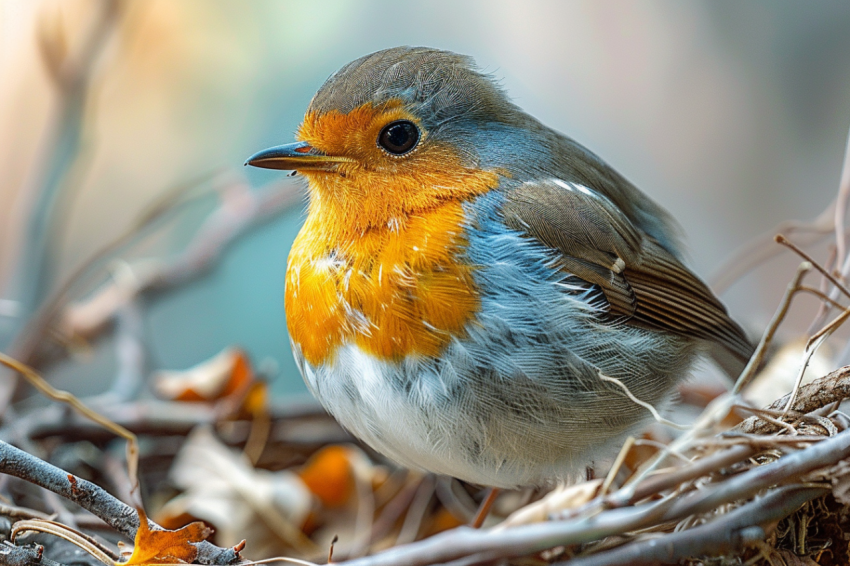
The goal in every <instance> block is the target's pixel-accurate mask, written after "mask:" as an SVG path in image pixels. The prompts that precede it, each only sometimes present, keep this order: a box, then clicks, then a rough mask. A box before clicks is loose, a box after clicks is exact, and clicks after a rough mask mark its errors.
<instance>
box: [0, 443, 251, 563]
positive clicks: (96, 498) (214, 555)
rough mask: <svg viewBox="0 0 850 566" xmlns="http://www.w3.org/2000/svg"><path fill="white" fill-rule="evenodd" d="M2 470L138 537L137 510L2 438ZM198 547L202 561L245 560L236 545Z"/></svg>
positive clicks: (127, 535)
mask: <svg viewBox="0 0 850 566" xmlns="http://www.w3.org/2000/svg"><path fill="white" fill-rule="evenodd" d="M0 472H2V473H4V474H9V475H10V476H15V477H16V478H21V479H22V480H25V481H28V482H30V483H33V484H35V485H39V486H41V487H43V488H45V489H49V490H50V491H52V492H53V493H57V494H59V495H61V496H62V497H64V498H66V499H69V500H71V501H73V502H74V503H76V504H77V505H79V506H80V507H82V508H83V509H85V510H87V511H89V512H91V513H92V514H94V515H96V516H97V517H99V518H100V519H102V520H103V521H104V522H105V523H106V524H107V525H109V526H110V527H112V528H113V529H115V530H116V531H118V532H119V533H121V534H123V535H124V536H126V537H128V538H129V539H131V540H133V539H134V538H135V536H136V530H138V528H139V515H138V514H137V513H136V510H135V509H133V508H132V507H130V506H129V505H127V504H125V503H123V502H121V501H119V500H118V499H117V498H115V497H113V496H112V495H110V494H109V493H107V492H106V491H105V490H104V489H102V488H101V487H99V486H98V485H96V484H93V483H91V482H90V481H87V480H84V479H82V478H78V477H76V476H74V475H72V474H69V473H68V472H66V471H64V470H61V469H59V468H57V467H56V466H54V465H52V464H48V463H47V462H45V461H43V460H40V459H39V458H36V457H35V456H32V455H30V454H27V453H26V452H24V451H23V450H19V449H17V448H15V447H14V446H12V445H11V444H8V443H6V442H3V441H2V440H0ZM148 525H149V526H150V528H151V529H152V530H153V529H160V530H162V527H160V526H159V525H157V524H156V523H154V522H153V521H151V520H148ZM197 546H198V558H197V561H198V563H199V564H236V563H238V562H240V560H241V558H240V556H239V553H238V552H235V551H234V550H233V549H232V548H220V547H218V546H215V545H214V544H212V543H210V542H207V541H204V542H201V543H198V545H197Z"/></svg>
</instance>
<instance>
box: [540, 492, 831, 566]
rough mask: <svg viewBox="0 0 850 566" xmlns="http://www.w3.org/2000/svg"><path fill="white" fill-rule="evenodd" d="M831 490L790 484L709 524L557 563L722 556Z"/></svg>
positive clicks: (594, 565) (577, 565)
mask: <svg viewBox="0 0 850 566" xmlns="http://www.w3.org/2000/svg"><path fill="white" fill-rule="evenodd" d="M828 491H829V490H827V489H824V488H821V487H800V486H789V487H784V488H780V489H777V490H775V491H773V492H771V493H769V494H768V495H766V496H764V497H762V498H759V499H756V500H755V501H753V502H752V503H748V504H746V505H743V506H741V507H739V508H738V509H735V510H734V511H731V512H729V513H727V514H725V515H721V516H719V517H717V518H716V519H714V520H713V521H711V522H710V523H708V524H705V525H700V526H697V527H694V528H692V529H688V530H685V531H680V532H674V533H670V534H667V535H663V536H661V537H658V538H652V539H650V540H643V541H637V542H635V543H633V544H628V545H624V546H621V547H619V548H616V549H614V550H610V551H608V552H601V553H599V554H596V555H593V556H589V557H586V558H582V557H579V558H576V559H573V560H570V561H569V562H557V563H556V564H554V565H553V566H616V565H632V566H640V565H643V564H659V563H663V564H669V563H678V562H679V561H681V560H683V559H685V558H689V557H702V556H719V555H723V554H728V553H731V552H733V551H737V550H739V549H741V548H743V547H745V546H747V545H749V544H752V543H753V542H755V541H760V540H763V539H764V538H765V536H766V533H765V530H766V528H767V525H770V524H771V523H773V522H775V521H779V520H780V519H784V518H785V517H787V516H788V515H790V514H791V513H793V512H794V511H796V510H797V509H799V508H800V506H801V505H803V504H804V503H806V502H807V501H811V500H812V499H815V498H817V497H820V496H821V495H824V494H825V493H827V492H828Z"/></svg>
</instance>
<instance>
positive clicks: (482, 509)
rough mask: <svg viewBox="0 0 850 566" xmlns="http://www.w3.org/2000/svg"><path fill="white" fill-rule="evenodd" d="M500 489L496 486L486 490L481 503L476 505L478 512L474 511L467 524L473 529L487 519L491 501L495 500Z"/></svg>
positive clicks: (491, 504)
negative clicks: (470, 520)
mask: <svg viewBox="0 0 850 566" xmlns="http://www.w3.org/2000/svg"><path fill="white" fill-rule="evenodd" d="M501 491H502V490H501V489H499V488H498V487H491V488H489V489H488V490H487V495H485V496H484V500H483V501H482V502H481V505H480V506H479V507H478V512H477V513H475V518H474V519H473V520H472V522H471V523H470V524H469V526H470V527H472V528H473V529H480V528H481V525H483V524H484V521H485V520H486V519H487V515H489V514H490V508H491V507H493V503H494V502H495V501H496V498H497V497H498V496H499V492H501Z"/></svg>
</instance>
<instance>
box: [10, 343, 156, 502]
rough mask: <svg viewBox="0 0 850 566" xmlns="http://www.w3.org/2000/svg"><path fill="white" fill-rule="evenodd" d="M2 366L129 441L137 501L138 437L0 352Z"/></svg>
mask: <svg viewBox="0 0 850 566" xmlns="http://www.w3.org/2000/svg"><path fill="white" fill-rule="evenodd" d="M0 364H3V365H4V366H6V367H8V368H10V369H12V370H14V371H16V372H18V373H20V374H21V375H22V376H24V377H25V378H26V380H27V381H29V382H30V384H31V385H32V386H33V387H35V388H36V389H37V390H38V391H40V392H41V393H42V394H43V395H45V396H46V397H48V398H50V399H53V400H54V401H58V402H60V403H65V404H67V405H70V406H71V407H73V408H74V409H76V410H77V412H79V413H80V414H82V415H84V416H85V417H87V418H89V419H91V420H92V421H94V422H96V423H97V424H99V425H100V426H102V427H103V428H105V429H107V430H109V431H111V432H113V433H115V434H116V435H117V436H120V437H121V438H123V439H125V440H126V441H127V475H128V476H129V477H130V497H131V499H133V500H134V501H135V499H136V497H138V496H139V473H138V470H139V441H138V440H137V439H136V435H135V434H133V433H132V432H130V431H129V430H127V429H126V428H124V427H123V426H121V425H119V424H116V423H114V422H112V421H111V420H109V419H107V418H106V417H104V416H103V415H101V414H100V413H98V412H96V411H93V410H92V409H90V408H88V407H86V406H85V405H83V404H82V403H81V402H80V400H79V399H77V398H76V397H74V396H73V395H71V394H70V393H68V392H67V391H59V390H58V389H54V388H53V386H52V385H50V384H49V383H47V382H46V381H45V380H44V378H43V377H41V376H40V375H39V374H38V372H36V371H35V370H34V369H32V368H31V367H29V366H28V365H25V364H22V363H20V362H19V361H17V360H16V359H14V358H10V357H9V356H7V355H6V354H4V353H2V352H0Z"/></svg>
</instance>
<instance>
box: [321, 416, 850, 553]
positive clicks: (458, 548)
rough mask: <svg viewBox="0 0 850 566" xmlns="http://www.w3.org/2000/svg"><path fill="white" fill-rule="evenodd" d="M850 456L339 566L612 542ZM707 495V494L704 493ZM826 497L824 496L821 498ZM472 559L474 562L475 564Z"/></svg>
mask: <svg viewBox="0 0 850 566" xmlns="http://www.w3.org/2000/svg"><path fill="white" fill-rule="evenodd" d="M848 456H850V431H845V432H842V433H840V434H838V435H836V436H834V437H832V438H828V439H826V440H823V441H821V442H818V443H817V444H815V445H812V446H810V447H808V448H805V449H803V450H800V451H799V452H795V453H793V454H790V455H787V456H784V457H782V458H780V459H779V460H776V461H775V462H772V463H770V464H765V465H763V466H759V467H756V468H753V469H751V470H749V471H747V472H744V473H742V474H739V475H738V476H736V477H734V478H732V479H731V480H727V481H725V482H722V483H718V484H716V485H715V486H713V487H712V488H710V489H705V490H696V491H695V492H692V493H691V494H689V495H688V496H687V497H674V496H672V495H671V496H669V497H668V498H665V499H662V500H661V501H660V502H652V503H647V504H643V505H638V506H634V507H628V508H622V509H612V510H608V511H603V512H601V513H598V514H596V515H594V516H590V517H583V518H578V519H572V520H568V521H552V522H548V523H540V524H535V525H523V526H519V527H515V528H512V529H506V530H500V531H492V530H490V531H483V530H473V529H469V528H458V529H454V530H452V531H447V532H445V533H442V534H439V535H435V536H433V537H431V538H429V539H426V540H423V541H420V542H417V543H414V544H409V545H406V546H401V547H397V548H393V549H390V550H387V551H384V552H381V553H379V554H376V555H374V556H369V557H366V558H360V559H357V560H350V561H346V562H340V563H337V566H393V565H396V564H405V565H407V566H426V565H429V564H433V563H444V562H451V561H456V560H460V559H465V560H464V561H462V562H460V563H462V564H472V563H477V562H481V561H487V560H495V559H497V558H515V557H518V556H525V555H528V554H532V553H535V552H540V551H543V550H546V549H548V548H552V547H555V546H560V545H572V544H581V543H587V542H593V541H596V540H600V539H602V538H605V537H607V536H612V535H617V534H622V533H624V532H627V531H630V530H636V529H639V528H644V527H648V526H653V525H657V524H659V523H664V522H668V521H673V520H677V519H681V518H683V517H687V516H688V515H691V514H693V513H699V512H702V511H704V510H706V509H714V508H716V507H718V506H719V505H721V504H723V503H730V502H734V501H737V500H739V499H740V498H742V497H751V496H752V495H753V494H754V493H755V492H757V491H760V490H761V489H764V488H765V487H767V486H771V485H777V484H780V483H783V482H787V481H789V480H791V479H794V478H797V477H799V476H801V475H803V474H806V473H809V472H811V471H813V470H814V469H816V468H819V467H822V466H827V465H830V464H833V463H835V462H837V461H839V460H842V459H844V458H847V457H848ZM702 491H704V492H705V493H700V492H702ZM821 492H822V490H821V491H819V492H818V494H820V493H821ZM818 494H814V495H812V496H811V497H816V496H817V495H818ZM792 511H793V509H792ZM790 512H791V511H789V513H790ZM688 532H689V531H688ZM471 555H474V556H473V557H472V558H469V557H470V556H471Z"/></svg>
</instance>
